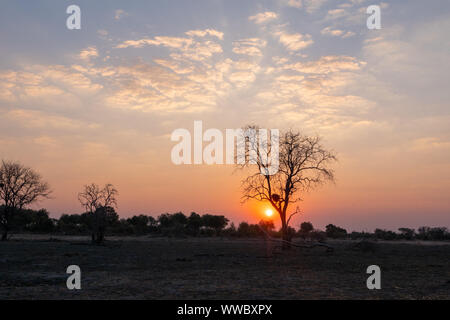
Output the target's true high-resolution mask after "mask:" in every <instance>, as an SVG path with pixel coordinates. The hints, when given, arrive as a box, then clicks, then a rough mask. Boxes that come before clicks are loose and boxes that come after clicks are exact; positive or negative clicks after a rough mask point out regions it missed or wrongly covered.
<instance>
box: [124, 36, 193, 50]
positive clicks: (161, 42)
mask: <svg viewBox="0 0 450 320" xmlns="http://www.w3.org/2000/svg"><path fill="white" fill-rule="evenodd" d="M192 43H193V40H192V39H191V38H180V37H165V36H158V37H155V38H153V39H149V38H144V39H139V40H126V41H124V42H122V43H121V44H119V45H117V46H116V48H118V49H124V48H128V47H133V48H142V47H144V46H146V45H154V46H164V47H168V48H182V47H185V46H189V45H190V44H192Z"/></svg>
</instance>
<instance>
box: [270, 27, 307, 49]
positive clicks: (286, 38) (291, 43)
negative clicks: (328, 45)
mask: <svg viewBox="0 0 450 320" xmlns="http://www.w3.org/2000/svg"><path fill="white" fill-rule="evenodd" d="M275 35H276V36H277V37H278V39H279V41H280V43H281V44H283V45H284V46H285V47H286V49H287V50H289V51H299V50H301V49H305V48H307V47H309V46H310V45H312V44H313V43H314V41H313V40H312V37H311V35H309V34H301V33H291V34H290V33H286V32H284V31H278V32H275Z"/></svg>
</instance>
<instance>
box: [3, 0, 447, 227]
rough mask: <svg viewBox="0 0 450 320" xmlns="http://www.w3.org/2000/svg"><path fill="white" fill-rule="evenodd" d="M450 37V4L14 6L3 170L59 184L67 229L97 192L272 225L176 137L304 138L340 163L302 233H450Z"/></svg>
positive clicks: (125, 210) (55, 207)
mask: <svg viewBox="0 0 450 320" xmlns="http://www.w3.org/2000/svg"><path fill="white" fill-rule="evenodd" d="M72 4H76V5H78V6H79V7H80V9H81V29H80V30H69V29H68V28H67V27H66V20H67V18H68V17H69V15H68V14H67V13H66V8H67V7H68V6H69V5H72ZM369 5H379V6H380V8H381V29H379V30H376V29H373V30H370V29H368V28H367V26H366V20H367V18H368V16H369V15H368V14H367V13H366V9H367V7H368V6H369ZM449 33H450V2H448V1H446V0H442V1H441V0H431V1H426V2H424V1H420V0H411V1H387V0H386V1H384V2H377V1H365V0H343V1H331V0H273V1H253V0H246V1H237V0H226V1H225V0H196V1H188V0H185V1H175V0H169V1H136V0H135V1H115V0H108V1H106V0H102V1H76V2H73V1H58V2H56V1H53V0H49V1H33V2H29V1H2V2H1V10H0V43H1V45H0V56H1V59H0V158H1V159H7V160H14V161H19V162H21V163H23V164H24V165H27V166H30V167H33V168H34V169H36V170H37V171H38V172H39V173H40V174H41V175H42V176H43V177H44V178H45V180H47V181H48V182H49V183H50V185H51V186H52V189H53V194H52V198H51V199H48V200H45V201H43V202H41V203H38V204H36V205H35V206H34V207H36V208H40V207H45V208H47V209H48V210H49V212H50V213H51V216H53V217H58V216H60V215H61V214H62V213H79V212H81V211H82V208H81V206H80V204H79V203H78V200H77V194H78V192H80V191H81V190H82V188H83V185H85V184H89V183H92V182H95V183H97V184H100V185H102V184H105V183H112V184H114V185H115V186H116V187H117V189H118V190H119V193H120V195H119V201H118V210H117V211H118V213H119V214H120V216H121V217H129V216H132V215H134V214H151V215H154V216H157V215H159V214H161V213H165V212H177V211H182V212H184V213H186V214H188V213H190V212H191V211H195V212H198V213H201V214H204V213H211V214H223V215H226V216H227V217H229V218H230V219H231V220H232V221H234V222H235V223H238V222H240V221H248V222H258V221H259V220H261V219H262V218H263V212H264V210H265V208H266V207H267V205H266V204H260V203H256V202H250V203H245V204H242V203H241V201H240V197H241V193H240V181H241V179H242V174H243V173H242V172H236V170H235V167H234V166H232V165H210V166H208V165H181V166H176V165H174V164H173V163H172V161H171V157H170V155H171V149H172V148H173V147H174V145H175V143H174V142H172V141H171V140H170V136H171V133H172V132H173V131H174V130H176V129H179V128H186V129H188V130H190V131H192V129H193V123H194V121H196V120H201V121H202V122H203V127H204V128H205V129H207V128H217V129H219V130H225V129H228V128H229V129H236V128H240V127H242V126H245V125H247V124H258V125H259V126H261V127H263V128H276V129H280V130H283V129H287V128H293V129H296V130H301V131H302V132H303V133H304V134H307V135H316V134H317V135H320V136H321V137H322V138H323V140H322V141H323V144H324V145H325V146H326V147H327V148H329V149H332V150H334V151H335V152H336V154H337V156H338V159H339V161H338V163H337V164H336V165H335V166H334V169H335V174H336V182H335V183H334V184H328V185H325V186H323V187H321V188H319V189H316V190H314V191H312V192H309V193H306V194H305V195H304V196H303V201H302V202H301V203H299V204H298V205H299V206H300V208H301V210H302V212H303V213H302V215H301V216H298V217H296V219H293V220H294V221H293V226H294V227H298V225H299V224H300V222H301V221H311V222H312V223H313V225H314V226H315V227H317V228H324V226H325V225H327V224H329V223H333V224H337V225H339V226H342V227H345V228H347V229H349V230H367V231H372V230H373V229H374V228H377V227H378V228H386V229H391V230H395V229H397V228H399V227H413V228H417V227H419V226H422V225H427V226H446V227H450V90H449V83H450V72H449V71H450V37H449V36H448V35H449ZM292 209H293V210H295V205H294V206H293V208H292Z"/></svg>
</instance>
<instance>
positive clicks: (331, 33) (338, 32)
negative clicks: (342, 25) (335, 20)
mask: <svg viewBox="0 0 450 320" xmlns="http://www.w3.org/2000/svg"><path fill="white" fill-rule="evenodd" d="M320 33H321V34H323V35H328V36H333V37H341V38H344V39H345V38H350V37H353V36H354V35H355V33H354V32H352V31H347V32H345V31H343V30H339V29H332V28H331V27H326V28H323V29H322V31H320Z"/></svg>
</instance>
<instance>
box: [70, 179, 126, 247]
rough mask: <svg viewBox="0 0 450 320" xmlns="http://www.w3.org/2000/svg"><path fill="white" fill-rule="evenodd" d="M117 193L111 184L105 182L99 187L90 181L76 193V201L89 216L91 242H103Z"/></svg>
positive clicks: (112, 214)
mask: <svg viewBox="0 0 450 320" xmlns="http://www.w3.org/2000/svg"><path fill="white" fill-rule="evenodd" d="M118 193H119V192H118V191H117V189H116V188H114V186H113V185H112V184H106V185H105V186H104V187H103V188H102V189H101V188H100V187H99V186H98V185H97V184H95V183H92V184H90V185H85V186H84V190H83V191H82V192H80V193H79V194H78V201H80V203H81V205H82V206H83V207H84V208H85V210H86V212H87V213H89V214H90V216H91V219H90V220H91V229H92V242H93V243H101V242H103V240H104V233H105V229H106V225H107V224H108V221H109V220H110V217H111V216H114V215H115V211H114V208H116V207H117V198H116V197H117V195H118Z"/></svg>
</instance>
